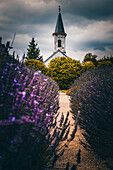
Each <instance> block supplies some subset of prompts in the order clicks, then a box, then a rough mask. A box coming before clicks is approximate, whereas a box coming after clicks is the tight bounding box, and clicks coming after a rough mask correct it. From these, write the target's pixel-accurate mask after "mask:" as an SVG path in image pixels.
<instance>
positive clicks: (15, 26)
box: [0, 0, 113, 61]
mask: <svg viewBox="0 0 113 170" xmlns="http://www.w3.org/2000/svg"><path fill="white" fill-rule="evenodd" d="M59 5H61V13H62V18H63V23H64V28H65V32H66V33H67V37H66V54H67V55H68V56H70V57H72V58H74V59H76V60H80V61H82V60H83V58H84V56H85V54H86V53H88V52H91V53H92V54H96V55H97V56H98V57H99V58H100V57H103V56H107V55H113V0H0V36H1V37H2V38H3V43H6V41H11V40H12V38H13V35H14V33H16V37H15V41H14V49H13V50H15V51H16V53H17V54H19V56H20V57H21V56H22V55H23V53H24V52H25V53H26V52H27V46H28V44H29V41H30V40H31V38H32V37H34V38H35V40H36V42H37V43H38V46H39V48H40V54H41V55H43V59H44V60H45V59H46V58H48V57H49V56H50V55H51V54H52V53H53V37H52V33H53V32H54V31H55V26H56V21H57V16H58V6H59Z"/></svg>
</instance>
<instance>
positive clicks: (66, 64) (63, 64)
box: [48, 57, 82, 90]
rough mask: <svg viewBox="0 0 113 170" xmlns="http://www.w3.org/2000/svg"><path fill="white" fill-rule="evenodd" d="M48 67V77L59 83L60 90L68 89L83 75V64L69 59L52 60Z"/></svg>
mask: <svg viewBox="0 0 113 170" xmlns="http://www.w3.org/2000/svg"><path fill="white" fill-rule="evenodd" d="M48 66H49V67H48V75H49V76H50V77H51V78H53V79H54V80H55V81H56V82H57V83H58V85H59V87H60V89H65V90H66V89H68V88H69V86H70V84H71V83H72V82H73V81H74V80H75V79H76V78H77V77H79V76H80V75H81V73H82V65H81V63H80V62H79V61H76V60H74V59H71V58H69V57H67V58H65V57H61V58H55V59H52V60H51V61H50V64H49V65H48Z"/></svg>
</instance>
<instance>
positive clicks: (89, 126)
mask: <svg viewBox="0 0 113 170" xmlns="http://www.w3.org/2000/svg"><path fill="white" fill-rule="evenodd" d="M70 97H71V99H70V102H71V111H72V113H73V116H74V118H76V112H77V110H80V112H81V114H80V118H79V125H80V127H81V128H82V129H84V130H85V131H84V133H83V135H84V137H85V139H86V141H87V143H86V144H85V145H84V146H86V145H87V144H88V145H87V146H89V147H91V148H92V149H93V150H94V151H95V152H96V153H98V154H99V155H100V156H101V157H104V159H107V161H108V160H109V159H112V160H113V133H112V132H113V104H112V102H113V67H104V68H102V69H97V70H93V71H92V72H86V73H84V74H83V75H82V76H81V77H79V78H78V79H77V80H76V81H75V82H74V84H73V85H72V86H71V92H70ZM108 162H109V161H108ZM109 163H110V162H109Z"/></svg>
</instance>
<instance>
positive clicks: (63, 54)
mask: <svg viewBox="0 0 113 170" xmlns="http://www.w3.org/2000/svg"><path fill="white" fill-rule="evenodd" d="M58 52H60V53H62V56H64V57H67V55H66V54H65V53H63V52H62V51H61V50H60V49H58V50H57V51H56V52H54V53H53V54H52V55H51V56H50V57H48V58H47V59H46V60H45V61H44V63H46V62H47V61H48V60H50V59H52V57H53V56H54V55H55V54H57V53H58Z"/></svg>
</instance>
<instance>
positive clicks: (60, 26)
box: [53, 6, 66, 35]
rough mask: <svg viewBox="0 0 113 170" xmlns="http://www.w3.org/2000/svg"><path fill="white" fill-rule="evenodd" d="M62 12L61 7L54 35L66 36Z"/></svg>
mask: <svg viewBox="0 0 113 170" xmlns="http://www.w3.org/2000/svg"><path fill="white" fill-rule="evenodd" d="M60 11H61V9H60V6H59V14H58V18H57V24H56V28H55V32H54V33H53V35H55V34H59V33H60V34H65V35H66V33H65V30H64V26H63V21H62V16H61V12H60Z"/></svg>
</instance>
